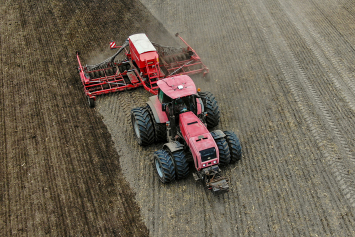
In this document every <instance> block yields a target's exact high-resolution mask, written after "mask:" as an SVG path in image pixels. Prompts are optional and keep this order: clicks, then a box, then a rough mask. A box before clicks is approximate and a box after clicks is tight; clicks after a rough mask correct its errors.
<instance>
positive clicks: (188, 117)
mask: <svg viewBox="0 0 355 237" xmlns="http://www.w3.org/2000/svg"><path fill="white" fill-rule="evenodd" d="M179 123H180V130H181V133H182V135H183V137H184V139H185V141H186V142H187V145H188V146H189V147H190V150H191V152H192V155H193V157H194V162H195V167H196V169H197V170H201V169H202V168H205V167H208V166H212V165H216V164H218V163H219V156H218V154H219V151H218V147H217V145H216V142H215V141H214V139H213V137H212V135H211V133H210V132H209V131H208V129H207V128H206V126H205V125H204V124H203V123H202V122H201V121H200V119H199V118H198V117H197V116H196V115H195V114H194V113H192V112H191V111H190V112H186V113H182V114H180V115H179Z"/></svg>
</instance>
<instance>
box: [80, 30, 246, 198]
mask: <svg viewBox="0 0 355 237" xmlns="http://www.w3.org/2000/svg"><path fill="white" fill-rule="evenodd" d="M177 36H178V35H177ZM180 39H181V40H182V41H183V42H184V43H185V44H186V46H187V48H173V47H165V46H160V45H158V44H154V43H151V42H150V41H149V39H148V38H147V36H146V35H145V34H136V35H132V36H130V37H129V38H128V39H127V40H126V42H125V43H124V44H123V45H122V46H118V47H117V46H116V44H115V43H114V42H111V44H110V47H111V48H112V49H115V48H118V51H117V52H116V54H115V55H113V56H112V57H110V58H108V59H107V60H105V61H104V62H102V63H99V64H97V65H91V66H85V67H83V66H82V65H81V62H80V59H79V54H78V53H77V59H78V62H79V73H80V77H81V80H82V83H83V85H84V90H85V94H86V96H87V97H88V101H89V105H90V106H91V107H93V106H94V101H95V96H96V95H100V94H105V93H110V92H115V91H123V90H127V89H132V88H136V87H139V86H143V87H144V88H145V89H146V90H148V91H149V92H151V93H152V94H153V96H151V97H150V98H149V100H148V102H147V105H146V106H145V107H138V108H134V109H132V111H131V120H132V127H133V131H134V133H135V137H136V139H137V142H138V144H140V145H142V146H146V145H149V144H152V143H154V142H167V143H165V144H164V145H163V149H161V150H158V151H156V152H155V153H154V166H155V168H156V171H157V174H158V176H159V179H160V181H161V182H163V183H169V182H171V181H173V180H178V179H182V178H185V177H186V176H187V175H188V174H189V165H188V163H189V162H192V163H194V168H195V170H196V172H194V173H193V176H194V178H195V179H196V180H202V182H203V183H204V184H205V186H206V187H207V188H208V189H211V190H212V191H213V192H214V193H223V192H227V191H229V185H228V179H227V178H225V177H223V176H222V175H221V170H220V168H219V167H220V166H221V165H222V166H223V165H228V164H229V163H231V162H236V161H238V160H240V159H241V155H242V151H241V145H240V142H239V139H238V137H237V136H236V134H235V133H234V132H231V131H221V130H214V131H212V132H209V130H208V129H212V128H214V127H216V126H217V125H218V123H219V119H220V112H219V107H218V104H217V101H216V99H215V97H214V96H213V95H212V93H210V92H200V91H199V90H197V89H196V86H195V83H194V82H193V80H192V79H191V78H190V77H189V76H188V75H189V74H195V73H203V75H205V74H206V73H208V68H207V67H206V66H205V65H204V64H203V63H202V62H201V59H200V58H199V56H198V55H197V54H196V52H195V51H194V50H193V49H192V48H191V47H190V46H189V45H188V44H187V43H186V42H185V41H184V40H183V39H182V38H181V37H180ZM121 52H125V56H126V57H125V59H124V60H121V61H118V62H117V61H115V58H116V56H117V55H118V54H119V53H121Z"/></svg>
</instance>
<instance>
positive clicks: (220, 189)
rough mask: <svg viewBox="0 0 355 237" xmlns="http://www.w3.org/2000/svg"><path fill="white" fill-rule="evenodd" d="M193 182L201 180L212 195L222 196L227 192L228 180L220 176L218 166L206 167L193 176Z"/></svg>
mask: <svg viewBox="0 0 355 237" xmlns="http://www.w3.org/2000/svg"><path fill="white" fill-rule="evenodd" d="M193 176H194V178H195V180H203V182H204V183H205V185H206V188H207V189H210V190H211V191H212V193H213V194H216V195H217V194H222V193H225V192H228V191H229V183H228V182H229V180H228V178H226V177H223V176H222V175H221V169H220V168H219V167H218V165H214V166H210V167H207V168H205V169H203V170H201V171H200V172H198V173H194V174H193Z"/></svg>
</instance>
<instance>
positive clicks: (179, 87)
mask: <svg viewBox="0 0 355 237" xmlns="http://www.w3.org/2000/svg"><path fill="white" fill-rule="evenodd" d="M158 86H159V88H160V89H161V90H162V91H163V92H164V93H165V94H166V95H167V96H169V97H170V98H171V99H177V98H179V97H180V98H181V97H185V96H189V95H194V94H196V93H197V91H196V86H195V83H194V82H193V80H192V79H191V78H190V77H189V76H187V75H179V76H174V77H169V78H165V79H162V80H159V81H158Z"/></svg>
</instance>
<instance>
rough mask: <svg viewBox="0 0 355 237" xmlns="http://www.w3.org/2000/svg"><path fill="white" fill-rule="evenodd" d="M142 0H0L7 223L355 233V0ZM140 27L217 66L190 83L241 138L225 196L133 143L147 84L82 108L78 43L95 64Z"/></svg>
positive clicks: (55, 228) (169, 231)
mask: <svg viewBox="0 0 355 237" xmlns="http://www.w3.org/2000/svg"><path fill="white" fill-rule="evenodd" d="M140 2H141V3H140ZM140 2H138V1H123V0H121V1H119V2H116V1H100V2H99V1H84V0H79V1H69V0H68V1H57V0H55V1H49V0H47V1H42V2H41V3H38V2H37V1H7V2H5V3H4V4H2V5H1V6H0V9H1V10H0V13H1V14H0V19H1V21H0V33H1V36H0V37H1V41H0V43H1V65H0V73H1V79H0V81H1V84H0V86H1V87H0V91H1V93H0V95H1V97H0V99H1V103H0V139H1V140H0V141H1V143H0V164H1V166H0V206H1V209H0V217H1V218H0V233H4V235H8V236H9V235H29V236H37V235H46V234H49V235H58V236H68V235H69V236H74V235H85V236H87V235H88V236H93V235H99V236H100V235H112V236H146V235H148V231H149V233H150V235H151V236H246V235H251V236H325V235H330V236H334V235H337V236H351V235H355V233H354V232H355V221H354V220H355V219H354V215H355V209H354V208H355V173H354V172H353V170H354V169H355V144H354V134H355V127H354V126H353V123H354V122H353V121H354V118H355V83H354V80H353V77H354V72H355V67H354V65H355V50H354V47H355V40H354V39H355V35H354V34H355V33H354V30H353V22H354V20H355V3H353V1H344V0H326V1H324V0H297V1H296V0H291V1H289V0H287V1H286V0H277V1H274V0H264V1H260V0H238V1H221V0H218V1H206V0H196V1H194V2H193V4H192V2H191V1H186V0H181V1H172V0H166V1H148V0H141V1H140ZM160 22H163V24H161V23H160ZM164 27H165V28H164ZM140 32H145V33H147V35H148V37H149V38H150V39H151V40H152V41H155V42H157V43H161V44H164V45H169V44H175V43H176V41H175V38H173V37H172V35H173V34H174V33H176V32H181V35H182V36H183V37H184V39H185V40H186V41H187V42H188V43H190V44H191V46H192V47H193V48H194V49H195V50H196V51H197V52H198V53H199V55H200V56H201V58H202V59H203V61H204V62H205V64H207V66H208V67H209V68H210V72H211V75H210V77H211V79H210V80H206V79H203V78H201V77H194V80H195V83H196V84H197V86H198V87H200V88H201V89H202V90H203V91H211V92H212V93H213V94H214V95H215V96H216V98H217V100H218V103H219V106H220V110H221V113H222V117H221V123H220V125H219V126H218V127H217V129H222V130H233V131H234V132H236V133H237V134H238V136H239V138H240V140H241V142H242V146H243V159H242V161H241V162H238V163H237V164H233V165H231V166H229V167H226V168H224V169H223V172H224V174H225V175H226V176H228V177H229V178H230V192H229V193H226V194H223V195H221V196H213V195H212V194H211V193H210V192H209V191H208V190H205V189H204V187H203V186H202V184H201V183H196V182H195V181H194V180H193V177H192V175H190V176H189V177H188V178H187V179H184V180H181V181H178V182H173V183H171V184H169V185H163V184H161V183H160V182H159V180H158V178H157V176H156V174H155V170H154V166H153V165H152V161H151V159H152V154H153V152H154V151H155V150H157V149H160V148H161V146H162V144H155V145H152V146H149V147H140V146H138V145H137V143H136V141H135V140H134V137H133V132H132V127H131V122H130V110H131V109H132V108H134V107H137V106H141V105H144V104H145V102H146V100H147V98H148V96H149V95H150V94H149V93H148V92H146V91H145V90H144V89H142V88H139V89H137V90H132V91H126V92H122V93H116V94H111V95H108V96H102V97H99V98H98V101H97V107H96V108H95V109H89V108H88V106H87V103H86V98H85V96H84V95H83V92H82V85H81V83H80V80H79V77H78V73H77V71H76V67H77V62H76V58H75V51H76V50H79V51H81V53H82V54H81V57H82V61H83V62H84V64H86V63H87V64H91V63H96V62H99V61H100V60H102V59H105V58H106V57H107V56H109V55H111V54H112V51H110V50H108V43H109V41H110V40H116V41H117V43H122V42H123V41H124V40H125V39H126V38H127V36H129V35H130V34H133V33H140ZM140 215H141V216H140Z"/></svg>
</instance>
